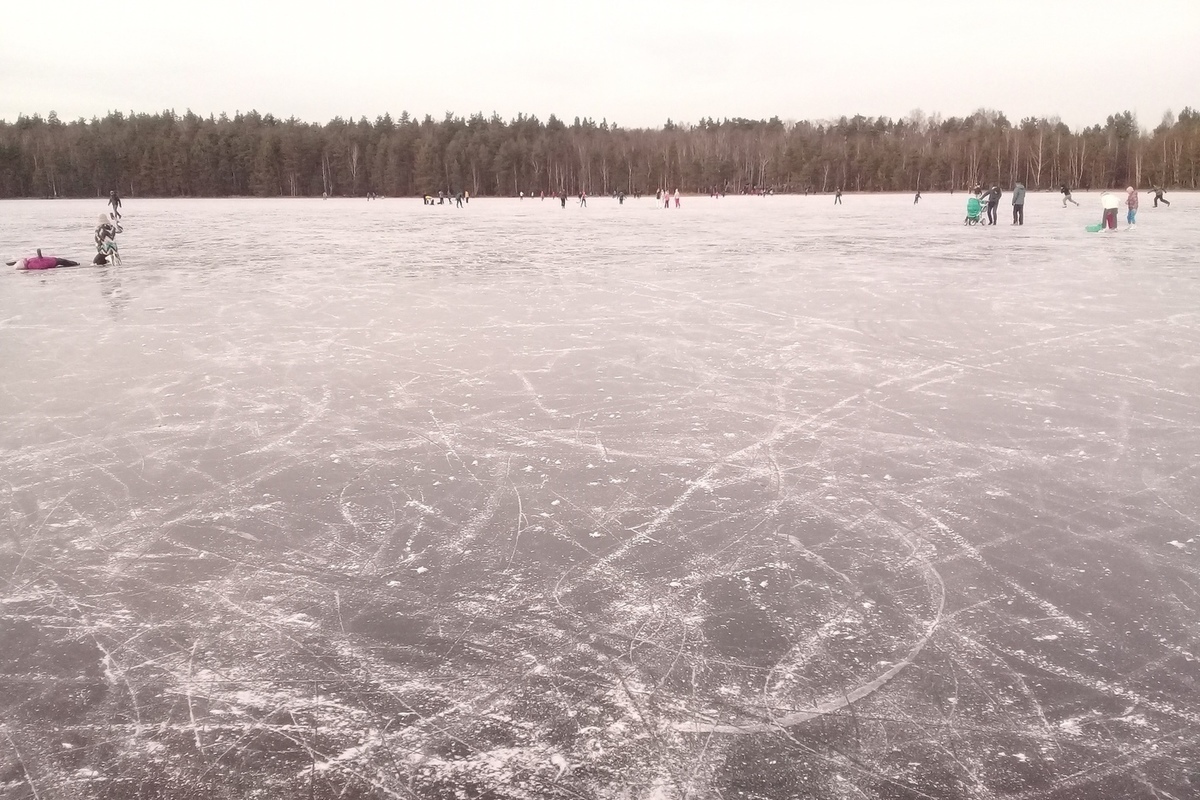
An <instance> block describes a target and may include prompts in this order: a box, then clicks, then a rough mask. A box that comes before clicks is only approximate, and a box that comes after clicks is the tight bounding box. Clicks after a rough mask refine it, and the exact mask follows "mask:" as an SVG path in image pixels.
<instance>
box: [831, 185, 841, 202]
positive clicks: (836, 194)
mask: <svg viewBox="0 0 1200 800" xmlns="http://www.w3.org/2000/svg"><path fill="white" fill-rule="evenodd" d="M833 204H834V205H835V206H840V205H841V204H842V187H840V186H839V187H838V188H836V189H834V190H833Z"/></svg>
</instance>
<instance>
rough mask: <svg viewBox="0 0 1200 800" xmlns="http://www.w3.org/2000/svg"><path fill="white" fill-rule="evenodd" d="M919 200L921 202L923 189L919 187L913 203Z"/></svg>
mask: <svg viewBox="0 0 1200 800" xmlns="http://www.w3.org/2000/svg"><path fill="white" fill-rule="evenodd" d="M919 202H921V190H920V189H917V194H916V196H914V197H913V205H914V206H915V205H916V204H917V203H919Z"/></svg>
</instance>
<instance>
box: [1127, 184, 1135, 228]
mask: <svg viewBox="0 0 1200 800" xmlns="http://www.w3.org/2000/svg"><path fill="white" fill-rule="evenodd" d="M1125 207H1126V208H1128V209H1129V210H1128V211H1126V212H1125V223H1126V224H1127V225H1129V227H1131V228H1132V227H1133V226H1134V225H1137V212H1138V193H1137V189H1135V188H1133V187H1132V186H1126V187H1125Z"/></svg>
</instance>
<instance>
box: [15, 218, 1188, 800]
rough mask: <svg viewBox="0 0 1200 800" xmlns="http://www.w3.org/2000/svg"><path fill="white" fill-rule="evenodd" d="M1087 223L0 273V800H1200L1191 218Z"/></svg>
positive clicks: (560, 242)
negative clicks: (1198, 797)
mask: <svg viewBox="0 0 1200 800" xmlns="http://www.w3.org/2000/svg"><path fill="white" fill-rule="evenodd" d="M1077 198H1078V199H1079V200H1080V202H1081V203H1082V204H1083V206H1082V208H1080V209H1075V208H1074V207H1072V208H1070V209H1065V210H1064V209H1062V208H1061V207H1060V205H1059V200H1058V197H1057V195H1048V194H1038V195H1032V196H1030V198H1029V201H1028V203H1027V207H1026V225H1025V226H1024V227H1021V228H1013V227H1011V226H1009V225H1007V224H1002V225H1000V226H998V227H996V228H992V229H980V228H970V229H968V228H964V227H963V226H962V225H961V220H962V215H963V208H964V207H965V202H966V198H965V196H962V195H954V196H944V195H943V196H936V195H926V196H925V198H924V199H923V200H922V202H921V204H920V205H918V206H915V207H914V206H913V205H912V204H911V197H909V196H857V195H847V196H846V198H845V205H844V206H841V207H834V206H833V205H832V199H831V198H829V197H820V198H785V197H777V198H733V197H730V198H724V199H720V200H713V199H710V198H685V199H684V202H683V207H682V208H681V209H679V210H674V209H672V210H669V211H664V210H661V209H658V208H655V207H654V203H653V201H652V200H649V199H643V200H641V201H634V200H632V199H631V200H628V201H627V202H626V204H625V205H624V206H618V204H617V203H616V202H615V201H612V200H608V199H604V198H592V199H589V207H588V208H586V209H582V208H579V207H578V206H577V205H576V204H575V203H573V202H572V203H570V204H569V205H568V207H567V208H566V209H562V208H559V206H558V204H557V203H553V202H551V201H545V202H540V201H536V200H525V201H520V202H519V201H515V200H508V201H501V200H479V199H477V200H475V201H473V202H472V203H471V204H470V205H469V206H468V207H467V208H465V209H461V210H460V209H454V208H449V207H442V208H439V207H432V208H428V207H423V206H422V205H421V204H420V202H419V201H413V200H398V199H388V200H383V201H379V202H370V203H368V202H367V201H365V200H330V201H326V202H322V201H319V200H290V201H251V200H223V201H186V200H179V201H151V200H139V199H137V198H132V199H127V200H126V203H125V208H126V210H127V211H126V215H125V233H124V234H123V236H122V237H121V239H120V244H121V248H122V253H123V255H124V259H125V263H124V266H122V267H112V268H94V267H80V268H75V269H68V270H54V271H49V272H45V273H36V274H34V273H18V272H16V271H14V270H11V269H9V270H6V271H4V272H3V273H0V510H2V512H3V516H0V581H2V582H0V689H2V691H3V694H2V696H0V731H2V732H3V735H0V795H3V796H5V797H18V798H20V797H42V798H46V797H65V796H72V797H75V796H80V797H85V796H86V797H113V798H116V797H142V796H144V797H151V796H156V797H168V798H176V797H224V796H238V797H241V796H261V797H308V796H310V792H311V794H312V796H315V797H330V798H332V797H405V798H411V797H417V798H426V797H443V796H453V793H454V791H461V792H462V795H461V796H464V797H477V796H488V797H496V798H546V797H563V798H566V797H576V798H578V797H613V798H616V797H622V798H647V797H658V798H684V797H689V798H709V797H718V796H719V797H727V798H728V797H739V796H746V797H751V796H753V797H767V798H775V797H780V798H783V797H796V796H818V797H838V798H842V797H844V798H855V797H862V796H867V797H894V798H898V797H914V798H915V797H939V798H940V797H971V798H995V797H1019V798H1042V797H1045V798H1082V797H1115V796H1120V797H1146V798H1151V797H1155V796H1158V797H1176V798H1178V797H1185V796H1192V793H1194V792H1195V791H1197V789H1196V788H1195V787H1196V784H1197V783H1200V774H1197V772H1198V770H1200V767H1197V765H1198V764H1200V641H1198V633H1197V631H1200V545H1197V544H1196V541H1197V538H1196V537H1197V528H1200V491H1198V490H1200V486H1198V482H1197V472H1198V469H1200V400H1198V398H1197V394H1198V390H1200V264H1198V263H1197V261H1196V257H1195V245H1196V242H1197V241H1200V213H1198V212H1197V211H1196V210H1195V209H1196V207H1197V201H1200V197H1197V196H1196V195H1186V194H1180V195H1179V196H1178V197H1177V198H1176V197H1175V196H1172V199H1173V200H1174V201H1175V202H1174V204H1173V205H1172V207H1171V208H1170V209H1158V210H1155V209H1151V208H1149V207H1148V206H1143V208H1142V211H1141V215H1140V216H1141V222H1140V224H1139V225H1138V227H1137V229H1136V230H1133V231H1120V232H1118V233H1115V234H1087V233H1085V232H1084V230H1083V227H1084V225H1086V224H1088V223H1092V222H1094V221H1096V219H1098V218H1099V211H1098V209H1099V202H1098V200H1097V199H1096V197H1095V196H1087V195H1082V196H1080V195H1077ZM102 207H103V206H102V200H96V201H53V202H49V201H19V202H15V201H14V202H4V203H0V248H3V249H4V252H2V253H0V256H3V257H4V258H5V259H9V258H15V257H17V256H19V255H26V254H28V253H29V252H31V251H32V249H33V248H35V247H41V248H43V250H44V251H45V252H46V253H47V254H49V253H57V254H58V255H61V256H64V257H73V258H77V259H78V260H81V261H83V260H86V259H88V258H89V257H90V254H91V247H90V241H91V221H92V220H94V218H95V215H96V213H98V212H99V211H100V210H102ZM1007 211H1008V208H1007V207H1006V206H1003V207H1002V208H1001V212H1002V213H1001V220H1002V222H1003V221H1004V216H1005V214H1006V213H1007ZM488 792H490V794H486V793H488ZM156 793H157V794H156Z"/></svg>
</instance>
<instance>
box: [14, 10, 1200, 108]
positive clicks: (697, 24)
mask: <svg viewBox="0 0 1200 800" xmlns="http://www.w3.org/2000/svg"><path fill="white" fill-rule="evenodd" d="M1198 43H1200V0H1150V2H1136V1H1135V0H1122V1H1121V2H1117V1H1115V0H984V1H983V2H980V1H979V0H955V1H953V2H951V1H950V0H828V1H827V2H808V0H779V1H777V2H761V1H759V0H736V2H734V1H733V0H730V1H729V2H716V1H715V0H689V2H674V1H673V0H638V2H626V1H625V0H604V1H603V2H576V1H575V0H550V1H543V0H489V1H488V2H479V1H477V0H426V1H425V2H409V0H399V1H397V0H392V1H391V2H357V1H356V0H342V2H339V3H333V2H319V3H308V2H304V1H303V0H299V1H297V0H292V2H256V0H243V2H225V0H209V2H203V3H191V2H189V3H183V2H172V0H154V1H153V2H120V0H93V1H92V2H88V3H82V2H74V0H20V2H18V1H17V0H14V1H13V2H11V3H5V9H4V12H3V14H2V15H0V119H5V120H8V121H13V120H15V119H16V118H17V115H18V114H21V113H24V114H34V113H38V114H41V115H43V116H44V115H46V114H47V113H48V112H50V111H51V110H54V111H56V112H57V113H58V115H59V117H60V118H62V119H64V120H67V119H74V118H77V117H80V116H83V117H92V116H94V115H99V116H103V115H104V114H105V113H107V112H108V111H109V110H119V111H123V112H128V111H131V110H132V111H135V112H154V111H161V110H163V109H167V108H173V109H175V110H176V111H178V112H180V113H183V112H184V111H186V110H187V109H191V110H193V111H195V112H196V113H199V114H203V115H208V114H209V113H217V114H219V113H220V112H222V111H225V112H228V113H230V114H231V115H232V114H233V113H234V112H235V111H239V110H240V111H248V110H250V109H256V110H258V111H259V112H262V113H264V114H265V113H268V112H269V113H272V114H275V115H276V116H280V117H288V116H292V115H295V116H297V117H299V118H301V119H304V120H306V121H313V122H325V121H327V120H329V119H330V118H332V117H334V116H342V117H353V118H358V117H359V116H363V115H365V116H366V117H368V118H369V119H374V118H375V117H376V116H378V115H380V114H382V113H384V112H385V111H387V112H391V113H392V114H393V115H394V116H395V115H398V114H399V112H400V111H402V110H407V111H408V112H409V113H411V114H414V115H417V116H424V115H425V114H432V115H434V116H435V117H437V118H441V117H442V116H443V115H444V114H445V113H446V112H447V111H452V112H454V113H456V114H460V115H468V114H470V113H472V112H475V111H482V112H484V113H486V114H490V113H491V112H493V111H495V112H497V113H499V114H500V115H501V116H503V117H506V118H508V117H512V116H514V115H515V114H517V113H518V112H525V113H531V114H536V115H537V116H538V117H540V118H541V119H543V120H545V119H546V118H547V117H548V116H549V115H550V114H551V113H553V114H556V115H558V116H559V117H561V118H563V119H565V120H567V121H568V122H569V121H570V120H572V119H573V118H574V117H575V116H577V115H578V116H590V117H593V118H594V119H596V120H597V121H599V120H600V119H602V118H606V119H608V120H609V121H610V122H614V121H615V122H619V123H620V124H622V125H624V126H627V127H634V126H648V127H658V126H661V125H662V123H663V122H664V121H665V120H666V119H667V118H671V119H673V120H675V121H677V122H681V121H682V122H693V121H695V120H697V119H699V118H701V117H707V116H712V117H717V118H720V117H735V116H740V117H753V118H765V117H770V116H775V115H778V116H779V117H781V118H783V119H785V120H787V119H827V118H834V117H838V116H841V115H843V114H844V115H847V116H850V115H853V114H856V113H860V114H863V115H866V116H877V115H886V116H891V117H902V116H906V115H907V114H908V113H909V112H910V111H911V110H913V109H916V108H920V109H922V110H924V111H925V112H926V113H927V114H931V113H935V112H936V113H941V114H942V115H943V116H961V115H964V114H969V113H971V112H972V111H974V110H975V109H977V108H981V107H986V108H994V109H997V110H1000V111H1003V112H1005V113H1006V114H1007V115H1008V117H1009V119H1011V120H1012V121H1014V122H1015V121H1017V120H1019V119H1020V118H1021V117H1024V116H1028V115H1038V116H1054V115H1058V116H1060V117H1061V118H1062V119H1063V121H1064V122H1066V123H1067V124H1069V125H1071V126H1072V127H1080V126H1083V125H1088V124H1092V123H1096V122H1103V121H1104V118H1105V117H1106V116H1107V115H1108V114H1110V113H1113V112H1116V111H1122V110H1126V109H1128V110H1131V111H1134V112H1136V113H1137V115H1138V118H1139V121H1140V122H1141V123H1142V125H1143V126H1148V127H1154V125H1156V124H1158V122H1159V120H1160V119H1161V117H1162V114H1163V112H1164V111H1166V110H1167V109H1171V110H1174V111H1175V112H1178V111H1179V110H1180V109H1181V108H1183V107H1184V106H1186V105H1192V106H1194V107H1196V106H1200V55H1198V53H1197V45H1198Z"/></svg>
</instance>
